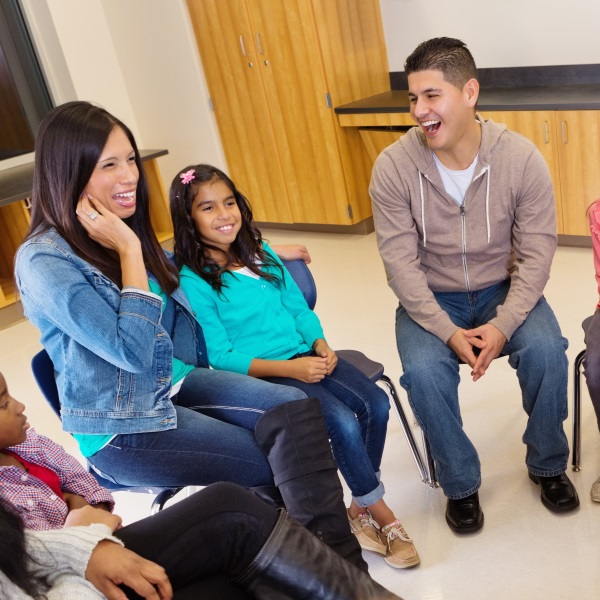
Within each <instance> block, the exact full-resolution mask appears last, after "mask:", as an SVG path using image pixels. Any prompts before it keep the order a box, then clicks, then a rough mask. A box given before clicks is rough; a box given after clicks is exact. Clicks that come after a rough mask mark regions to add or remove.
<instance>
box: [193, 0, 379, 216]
mask: <svg viewBox="0 0 600 600" xmlns="http://www.w3.org/2000/svg"><path fill="white" fill-rule="evenodd" d="M187 3H188V7H189V11H190V17H191V20H192V25H193V27H194V31H195V34H196V39H197V42H198V48H199V50H200V54H201V58H202V63H203V65H204V70H205V74H206V78H207V82H208V86H209V89H210V93H211V96H212V99H213V103H214V106H215V114H216V118H217V122H218V124H219V131H220V134H221V141H222V143H223V147H224V150H225V155H226V158H227V163H228V167H229V170H230V174H231V177H232V178H233V179H234V180H235V181H236V183H239V184H240V186H241V187H242V188H244V187H245V188H246V191H247V193H248V195H249V198H250V200H251V202H252V205H253V207H254V208H255V216H256V218H257V220H259V221H267V222H273V223H286V222H294V223H313V224H332V225H352V224H354V223H357V222H359V221H361V220H364V219H365V218H367V217H369V216H370V215H371V211H370V200H369V197H368V180H369V176H370V163H369V160H368V156H367V153H366V150H365V148H364V146H363V144H362V143H361V141H360V136H359V134H358V132H357V131H350V130H342V128H341V127H340V126H339V122H338V120H337V118H336V116H335V114H334V111H333V105H334V104H341V103H345V102H350V101H352V100H358V99H359V98H361V97H364V96H365V95H370V94H375V93H379V92H382V91H384V90H385V89H387V88H388V86H389V80H388V65H387V56H386V52H385V43H384V39H383V30H382V25H381V15H380V13H379V5H378V2H377V1H376V0H327V1H324V0H286V2H280V1H278V0H187ZM215 37H218V38H219V41H218V42H216V43H215V42H214V40H215ZM240 37H241V38H242V39H243V40H244V46H245V51H246V54H247V55H246V56H244V60H243V61H240V60H239V56H237V55H239V53H240V52H239V45H240V41H239V38H240ZM234 47H235V49H234ZM234 63H235V64H234ZM250 63H252V66H251V67H250V66H249V64H250ZM250 71H251V72H252V75H256V74H258V77H256V76H250V75H249V72H250ZM234 123H235V125H233V124H234ZM261 136H262V137H261ZM265 140H267V141H268V142H269V143H267V142H265ZM267 161H270V165H269V166H268V168H263V169H262V170H261V165H260V163H261V162H262V163H263V167H264V166H265V165H266V163H267ZM274 163H277V165H275V164H274ZM252 177H254V183H255V184H256V185H255V186H252V185H251V184H250V182H251V180H252ZM282 188H283V191H282ZM284 209H285V210H284ZM286 210H287V212H286Z"/></svg>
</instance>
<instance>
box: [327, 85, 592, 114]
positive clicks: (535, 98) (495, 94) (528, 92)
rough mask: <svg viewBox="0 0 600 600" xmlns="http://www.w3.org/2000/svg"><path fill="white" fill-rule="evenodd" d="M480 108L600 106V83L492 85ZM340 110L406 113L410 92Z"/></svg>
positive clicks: (339, 109)
mask: <svg viewBox="0 0 600 600" xmlns="http://www.w3.org/2000/svg"><path fill="white" fill-rule="evenodd" d="M477 110H479V111H482V112H484V111H486V110H600V85H597V84H593V85H562V86H537V87H519V88H516V87H510V88H509V87H503V88H490V89H486V90H481V91H480V92H479V102H478V103H477ZM335 112H336V113H337V114H360V113H407V112H410V111H409V101H408V92H407V91H406V90H392V91H390V92H383V93H382V94H376V95H375V96H369V97H368V98H363V99H362V100H357V101H356V102H350V103H349V104H344V105H342V106H337V107H336V108H335Z"/></svg>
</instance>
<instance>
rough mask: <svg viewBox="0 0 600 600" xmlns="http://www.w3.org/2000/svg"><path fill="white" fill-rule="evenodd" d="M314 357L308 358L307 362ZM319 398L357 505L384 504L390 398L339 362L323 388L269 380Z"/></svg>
mask: <svg viewBox="0 0 600 600" xmlns="http://www.w3.org/2000/svg"><path fill="white" fill-rule="evenodd" d="M310 354H313V355H314V353H311V352H308V353H306V354H304V355H303V356H308V355H310ZM268 381H271V382H273V383H278V384H283V385H289V386H293V387H295V388H297V389H299V390H302V391H303V392H304V393H305V394H306V395H307V396H309V397H311V398H318V399H319V400H320V402H321V411H322V412H323V417H324V418H325V423H326V425H327V432H328V433H329V438H330V440H331V448H332V450H333V455H334V457H335V460H336V462H337V465H338V468H339V470H340V472H341V474H342V476H343V478H344V479H345V481H346V483H347V484H348V487H349V488H350V491H351V492H352V497H353V498H354V500H355V502H356V503H357V504H358V505H359V506H362V507H365V506H371V504H375V502H377V501H378V500H381V498H383V495H384V492H385V489H384V487H383V483H382V482H381V481H380V479H379V470H380V467H381V457H382V456H383V447H384V445H385V436H386V432H387V422H388V417H389V410H390V403H389V399H388V397H387V394H386V393H385V392H384V391H383V390H382V389H381V388H380V387H378V386H377V385H375V384H374V383H373V382H372V381H371V380H370V379H369V378H368V377H367V376H366V375H364V374H363V373H362V372H361V371H359V370H358V369H357V368H356V367H354V366H352V365H351V364H350V363H348V362H347V361H345V360H343V359H341V358H339V359H338V364H337V366H336V368H335V369H334V371H333V373H332V374H331V375H327V376H326V377H325V378H324V379H322V380H321V381H320V382H319V383H304V382H303V381H298V380H297V379H290V378H287V377H269V378H268Z"/></svg>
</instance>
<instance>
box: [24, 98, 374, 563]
mask: <svg viewBox="0 0 600 600" xmlns="http://www.w3.org/2000/svg"><path fill="white" fill-rule="evenodd" d="M15 278H16V282H17V285H18V288H19V292H20V294H21V299H22V302H23V307H24V310H25V314H26V316H27V318H28V319H29V320H30V321H31V322H32V323H33V324H34V325H35V326H36V327H37V328H38V329H39V330H40V332H41V334H42V335H41V341H42V344H43V345H44V347H45V348H46V350H47V352H48V354H49V355H50V358H51V359H52V362H53V364H54V370H55V377H56V383H57V386H58V390H59V395H60V401H61V416H62V421H63V427H64V429H65V430H66V431H68V432H70V433H72V434H73V435H74V437H75V438H76V439H77V441H78V443H79V446H80V449H81V452H82V454H83V455H84V456H86V458H87V459H88V460H89V462H90V463H91V464H92V466H93V467H94V469H96V470H97V471H98V472H99V473H101V474H102V475H103V476H104V477H107V478H108V479H111V480H113V481H115V482H117V483H120V484H124V485H157V486H173V487H183V486H186V485H207V484H210V483H213V482H216V481H232V482H235V483H238V484H241V485H244V486H247V487H262V486H272V484H273V482H274V480H275V482H276V483H277V485H278V486H279V491H280V492H281V495H282V496H283V500H284V502H285V504H286V507H287V508H288V510H289V511H290V513H291V514H292V516H296V517H300V520H301V522H302V523H303V524H304V525H306V526H307V527H309V529H312V530H313V531H317V530H318V532H319V535H320V536H321V537H322V538H323V539H324V540H325V541H326V542H327V543H329V544H330V545H332V546H333V547H336V545H337V546H338V547H337V548H336V549H337V550H338V552H339V553H340V554H342V555H345V556H347V557H348V556H350V555H352V556H353V557H355V558H354V559H353V560H355V564H356V565H357V566H359V567H361V568H363V569H366V564H365V563H364V561H362V558H361V557H360V549H359V548H358V545H357V544H356V543H355V542H354V541H353V540H352V537H353V536H351V534H350V529H349V525H348V523H347V518H346V515H345V509H344V505H343V498H342V490H341V486H340V483H339V479H338V477H337V472H336V468H335V462H334V461H333V457H332V456H331V450H330V448H329V443H328V440H327V436H326V434H325V430H324V428H322V429H320V425H321V424H322V416H321V414H320V409H319V406H318V401H315V400H312V399H307V398H306V396H305V394H304V393H303V392H301V391H299V390H297V389H294V388H288V387H286V386H277V385H274V384H270V383H267V382H263V381H260V380H258V379H254V378H251V377H247V376H243V375H239V374H236V373H229V372H223V371H213V370H209V369H208V360H207V356H206V345H205V342H204V337H203V334H202V330H201V328H200V326H199V325H198V323H197V322H196V320H195V318H194V315H193V313H192V311H191V309H190V306H189V304H188V301H187V299H186V297H185V295H184V293H183V292H182V290H181V289H180V288H179V278H178V273H177V270H176V269H175V267H174V265H173V264H172V263H171V261H170V260H169V259H168V257H167V256H166V255H165V253H164V252H163V250H162V249H161V247H160V245H159V243H158V241H157V239H156V236H155V235H154V232H153V230H152V228H151V225H150V216H149V206H148V197H147V188H146V181H145V177H144V173H143V170H142V166H141V162H140V157H139V152H138V149H137V146H136V143H135V140H134V138H133V135H132V134H131V132H130V130H129V129H128V128H127V127H126V126H125V125H124V124H123V123H122V122H120V121H119V120H118V119H116V118H115V117H113V116H112V115H110V114H109V113H108V112H106V111H105V110H103V109H101V108H99V107H96V106H94V105H92V104H89V103H87V102H69V103H67V104H64V105H61V106H59V107H57V108H55V109H53V110H52V111H50V113H48V115H47V116H46V117H45V118H44V120H43V121H42V123H41V125H40V128H39V130H38V134H37V139H36V152H35V171H34V182H33V194H32V213H31V225H30V229H29V231H28V233H27V236H26V238H25V241H24V243H23V244H22V246H21V247H20V248H19V251H18V252H17V256H16V259H15ZM236 395H243V396H245V397H248V396H254V397H256V406H257V407H259V408H258V411H259V412H264V414H263V415H262V416H261V418H260V419H259V421H258V424H257V426H256V430H257V433H256V436H255V433H254V432H253V431H251V430H249V429H244V428H242V427H238V426H236V425H233V424H231V423H227V422H225V419H221V420H217V419H215V418H212V417H210V416H208V415H207V414H203V413H202V412H200V411H199V405H202V404H203V402H202V399H203V398H206V397H210V398H211V402H210V404H213V405H215V404H219V401H218V399H219V397H221V398H223V404H224V405H227V406H232V405H234V404H235V403H232V402H231V398H232V397H235V396H236ZM291 401H294V402H291ZM292 405H294V406H292ZM290 407H291V408H290ZM278 409H282V410H278ZM290 410H291V411H292V412H294V414H297V415H298V416H297V417H295V418H293V419H292V418H290V416H289V414H288V413H289V411H290ZM259 425H260V427H259ZM323 427H324V426H323ZM259 430H260V431H263V432H264V433H263V434H262V435H259ZM316 432H319V433H316ZM298 440H301V441H300V442H299V441H298ZM297 443H301V444H303V445H304V448H305V453H304V454H300V453H298V452H297V447H296V444H297ZM323 478H324V480H323V481H320V480H321V479H323ZM313 488H314V489H313ZM314 494H318V495H320V496H321V497H322V499H323V502H322V506H319V502H318V501H317V502H316V503H315V497H314ZM332 498H334V499H335V501H333V502H332ZM309 509H310V510H309ZM326 515H327V519H326V521H327V522H326V524H325V526H324V524H323V523H322V522H320V521H322V519H323V518H324V517H325V516H326Z"/></svg>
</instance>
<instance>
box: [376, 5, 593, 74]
mask: <svg viewBox="0 0 600 600" xmlns="http://www.w3.org/2000/svg"><path fill="white" fill-rule="evenodd" d="M380 3H381V12H382V16H383V27H384V31H385V39H386V45H387V50H388V58H389V63H390V71H403V70H404V60H405V59H406V57H407V56H408V55H409V54H410V53H411V52H412V51H413V50H414V49H415V48H416V46H417V45H418V44H419V43H420V42H422V41H424V40H427V39H429V38H432V37H438V36H447V37H456V38H459V39H461V40H463V41H464V42H465V43H466V44H467V46H468V47H469V49H470V50H471V52H472V53H473V56H474V57H475V62H476V63H477V66H478V67H524V66H543V65H570V64H591V63H600V43H598V25H599V23H600V2H598V1H597V0H570V1H568V2H564V1H563V0H503V1H502V2H500V1H497V0H496V1H493V0H484V1H483V2H482V1H478V2H475V1H474V0H428V1H427V2H425V1H424V0H380Z"/></svg>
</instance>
